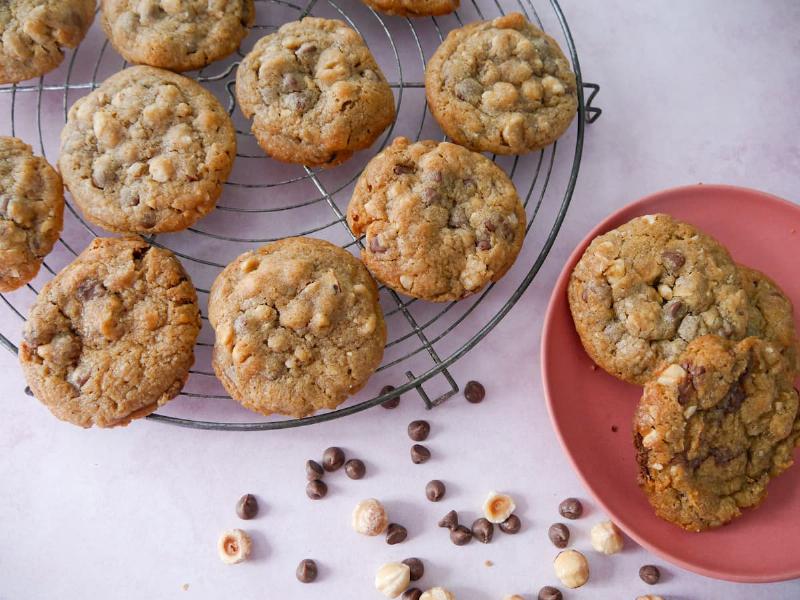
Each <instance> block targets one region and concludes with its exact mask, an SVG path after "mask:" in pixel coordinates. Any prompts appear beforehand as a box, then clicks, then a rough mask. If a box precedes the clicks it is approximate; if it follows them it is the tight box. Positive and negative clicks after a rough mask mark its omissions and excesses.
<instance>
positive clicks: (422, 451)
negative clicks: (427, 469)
mask: <svg viewBox="0 0 800 600" xmlns="http://www.w3.org/2000/svg"><path fill="white" fill-rule="evenodd" d="M430 457H431V451H430V450H428V449H427V448H426V447H425V446H423V445H422V444H414V445H413V446H411V462H413V463H414V464H415V465H419V464H422V463H424V462H426V461H427V460H428V459H429V458H430Z"/></svg>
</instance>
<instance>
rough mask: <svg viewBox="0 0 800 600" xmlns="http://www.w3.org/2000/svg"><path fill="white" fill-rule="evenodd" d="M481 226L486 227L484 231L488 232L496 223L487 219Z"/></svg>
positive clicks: (492, 229)
mask: <svg viewBox="0 0 800 600" xmlns="http://www.w3.org/2000/svg"><path fill="white" fill-rule="evenodd" d="M483 226H484V227H485V228H486V231H488V232H490V233H491V232H493V231H494V230H495V229H497V225H495V224H494V222H493V221H491V220H489V219H487V220H486V221H484V222H483Z"/></svg>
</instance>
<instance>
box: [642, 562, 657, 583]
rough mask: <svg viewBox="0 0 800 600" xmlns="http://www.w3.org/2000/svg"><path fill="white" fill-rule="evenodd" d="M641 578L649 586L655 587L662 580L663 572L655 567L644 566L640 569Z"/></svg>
mask: <svg viewBox="0 0 800 600" xmlns="http://www.w3.org/2000/svg"><path fill="white" fill-rule="evenodd" d="M639 577H640V578H641V580H642V581H644V582H645V583H646V584H647V585H655V584H657V583H658V580H659V579H661V571H659V570H658V567H657V566H655V565H644V566H643V567H642V568H641V569H639Z"/></svg>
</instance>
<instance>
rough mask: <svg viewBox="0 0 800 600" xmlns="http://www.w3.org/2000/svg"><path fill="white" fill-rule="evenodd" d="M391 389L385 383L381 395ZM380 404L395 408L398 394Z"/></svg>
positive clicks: (391, 386)
mask: <svg viewBox="0 0 800 600" xmlns="http://www.w3.org/2000/svg"><path fill="white" fill-rule="evenodd" d="M373 239H374V238H373ZM393 390H394V386H393V385H385V386H383V387H382V388H381V396H383V395H384V394H388V393H389V392H391V391H393ZM381 406H382V407H383V408H388V409H390V410H391V409H392V408H397V407H398V406H400V396H392V397H391V398H389V399H388V400H384V401H383V402H381Z"/></svg>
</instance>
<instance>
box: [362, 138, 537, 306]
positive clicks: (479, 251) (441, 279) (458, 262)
mask: <svg viewBox="0 0 800 600" xmlns="http://www.w3.org/2000/svg"><path fill="white" fill-rule="evenodd" d="M347 223H348V224H349V225H350V228H351V229H352V230H353V232H354V233H355V234H356V235H364V236H366V240H365V247H364V249H363V250H362V252H361V258H362V259H363V260H364V262H365V263H366V265H367V267H369V270H370V271H372V273H373V274H374V275H375V276H376V277H377V278H378V279H379V280H380V281H381V282H383V283H385V284H386V285H388V286H389V287H391V288H392V289H395V290H397V291H398V292H401V293H403V294H407V295H409V296H414V297H416V298H423V299H425V300H432V301H434V302H446V301H449V300H459V299H461V298H464V297H466V296H468V295H470V294H474V293H476V292H477V291H479V290H480V289H481V288H482V287H484V286H485V285H486V284H487V283H490V282H492V281H497V280H498V279H500V278H501V277H502V276H503V275H504V274H505V273H506V271H508V269H509V268H510V267H511V265H512V264H513V263H514V260H515V259H516V258H517V255H518V254H519V251H520V248H521V247H522V241H523V240H524V238H525V224H526V217H525V209H524V208H523V206H522V203H521V202H520V200H519V196H517V191H516V189H515V188H514V184H513V183H512V182H511V180H510V179H509V178H508V176H507V175H506V174H505V173H504V172H503V171H502V169H500V167H498V166H497V165H496V164H494V163H493V162H492V161H490V160H489V159H488V158H486V157H485V156H482V155H480V154H478V153H476V152H470V151H469V150H467V149H466V148H464V147H462V146H457V145H455V144H449V143H446V142H445V143H437V142H434V141H422V142H416V143H412V142H411V141H409V140H408V139H406V138H404V137H399V138H397V139H395V140H394V141H393V142H392V143H391V145H389V146H388V147H387V148H386V149H385V150H384V151H383V152H381V153H380V154H378V155H377V156H376V157H375V158H373V159H372V160H371V161H370V162H369V164H368V165H367V167H366V169H365V170H364V172H363V173H362V174H361V177H360V178H359V180H358V183H357V184H356V188H355V190H354V192H353V197H352V199H351V200H350V205H349V206H348V209H347Z"/></svg>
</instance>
